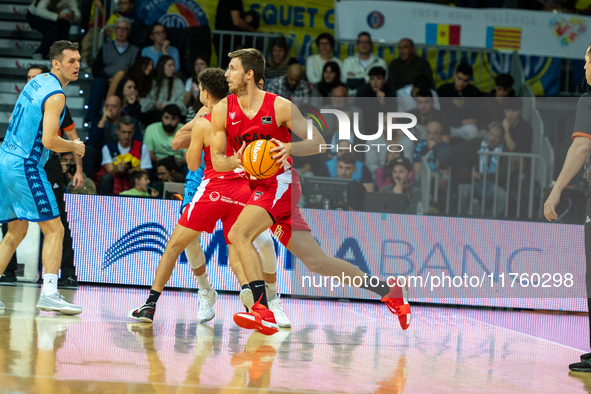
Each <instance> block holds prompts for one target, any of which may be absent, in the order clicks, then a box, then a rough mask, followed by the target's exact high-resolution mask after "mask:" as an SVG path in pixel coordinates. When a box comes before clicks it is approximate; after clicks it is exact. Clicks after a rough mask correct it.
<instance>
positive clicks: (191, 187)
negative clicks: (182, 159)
mask: <svg viewBox="0 0 591 394" xmlns="http://www.w3.org/2000/svg"><path fill="white" fill-rule="evenodd" d="M204 156H205V152H203V153H202V154H201V165H200V166H199V168H198V169H197V171H187V175H186V176H185V193H184V195H183V202H182V204H181V213H183V210H184V209H185V207H186V206H187V205H188V204H189V203H190V202H191V200H192V199H193V196H194V195H195V192H196V191H197V188H198V187H199V185H201V181H202V180H203V175H204V173H203V171H205V160H203V157H204Z"/></svg>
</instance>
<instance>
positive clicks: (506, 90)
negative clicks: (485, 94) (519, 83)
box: [490, 74, 515, 98]
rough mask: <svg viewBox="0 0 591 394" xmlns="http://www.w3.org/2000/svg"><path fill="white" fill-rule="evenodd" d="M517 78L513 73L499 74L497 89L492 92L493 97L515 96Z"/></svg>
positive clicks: (496, 82)
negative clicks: (514, 86)
mask: <svg viewBox="0 0 591 394" xmlns="http://www.w3.org/2000/svg"><path fill="white" fill-rule="evenodd" d="M514 83H515V80H514V79H513V77H512V76H511V74H497V76H496V77H495V89H494V90H493V91H492V92H491V94H490V95H491V97H500V98H502V97H515V90H513V84H514Z"/></svg>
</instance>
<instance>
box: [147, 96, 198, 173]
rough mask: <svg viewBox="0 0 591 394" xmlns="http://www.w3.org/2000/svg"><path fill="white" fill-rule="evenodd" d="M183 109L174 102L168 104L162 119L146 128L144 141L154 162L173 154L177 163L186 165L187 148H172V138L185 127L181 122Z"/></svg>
mask: <svg viewBox="0 0 591 394" xmlns="http://www.w3.org/2000/svg"><path fill="white" fill-rule="evenodd" d="M180 120H181V110H180V109H179V107H177V106H176V105H174V104H170V105H167V106H166V107H164V109H163V110H162V121H161V122H156V123H152V124H151V125H149V126H148V127H147V128H146V134H145V135H144V143H145V144H146V146H147V147H148V150H149V151H150V159H152V164H154V165H155V164H156V162H158V161H159V160H160V159H164V158H166V157H168V156H173V157H174V158H175V159H176V161H177V165H178V166H180V167H182V166H184V165H185V163H186V161H185V154H186V153H187V150H186V149H179V150H174V149H172V140H173V139H174V136H175V135H176V132H177V131H178V130H179V129H180V128H181V127H183V124H182V123H180Z"/></svg>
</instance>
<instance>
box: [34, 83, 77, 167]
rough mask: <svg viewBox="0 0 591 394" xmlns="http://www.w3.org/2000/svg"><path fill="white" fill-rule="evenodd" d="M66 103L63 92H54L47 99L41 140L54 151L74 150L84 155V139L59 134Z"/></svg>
mask: <svg viewBox="0 0 591 394" xmlns="http://www.w3.org/2000/svg"><path fill="white" fill-rule="evenodd" d="M64 105H66V96H64V95H63V94H54V95H53V96H51V97H49V98H48V99H47V100H45V106H44V109H43V110H44V113H43V136H42V141H41V142H42V143H43V145H44V146H45V147H46V148H47V149H49V150H52V151H54V152H58V153H61V152H74V153H75V154H77V155H79V156H84V151H85V146H84V143H83V142H82V141H80V140H79V139H78V140H77V141H68V140H65V139H63V138H61V137H59V136H58V130H59V127H60V118H61V116H62V111H63V110H64Z"/></svg>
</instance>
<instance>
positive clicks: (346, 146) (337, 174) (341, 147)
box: [318, 141, 374, 192]
mask: <svg viewBox="0 0 591 394" xmlns="http://www.w3.org/2000/svg"><path fill="white" fill-rule="evenodd" d="M344 155H351V156H353V158H354V159H355V154H354V153H352V145H351V143H350V142H349V141H340V142H339V143H338V149H337V152H336V157H333V158H332V159H329V160H327V161H326V162H324V168H322V169H319V171H318V172H319V174H318V175H319V176H329V177H332V178H350V179H353V180H354V181H356V182H360V183H361V184H363V186H364V187H365V189H366V190H367V191H368V192H373V191H374V184H373V177H372V176H371V172H370V171H369V169H368V168H367V166H366V165H365V164H364V163H363V162H362V161H359V160H357V159H355V160H353V161H352V162H351V163H348V164H346V165H344V164H343V163H341V164H339V158H340V157H341V156H344ZM349 164H350V165H349ZM345 167H346V168H347V170H346V171H345V170H344V168H345ZM339 168H340V169H339ZM343 171H344V172H343ZM343 174H347V176H342V175H343Z"/></svg>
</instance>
